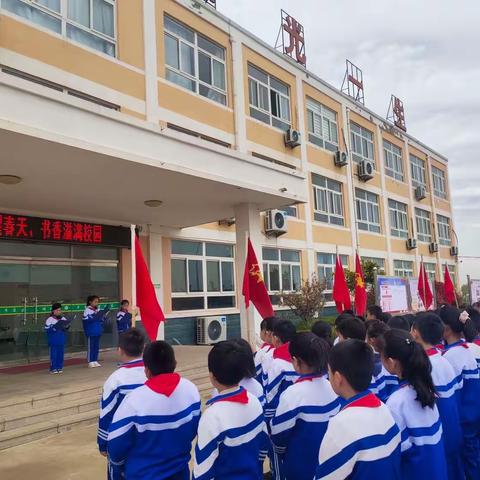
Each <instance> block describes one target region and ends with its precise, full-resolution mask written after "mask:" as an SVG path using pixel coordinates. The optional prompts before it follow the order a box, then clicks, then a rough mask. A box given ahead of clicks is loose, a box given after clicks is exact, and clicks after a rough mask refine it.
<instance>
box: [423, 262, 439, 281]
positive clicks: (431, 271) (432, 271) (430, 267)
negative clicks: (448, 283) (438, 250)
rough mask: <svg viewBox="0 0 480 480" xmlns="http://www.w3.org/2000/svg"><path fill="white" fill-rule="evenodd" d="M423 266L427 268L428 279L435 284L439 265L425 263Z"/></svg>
mask: <svg viewBox="0 0 480 480" xmlns="http://www.w3.org/2000/svg"><path fill="white" fill-rule="evenodd" d="M423 265H424V267H425V273H426V274H427V277H428V279H429V280H431V281H432V282H435V279H436V277H437V264H436V263H432V262H423Z"/></svg>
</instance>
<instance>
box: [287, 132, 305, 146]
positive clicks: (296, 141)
mask: <svg viewBox="0 0 480 480" xmlns="http://www.w3.org/2000/svg"><path fill="white" fill-rule="evenodd" d="M301 143H302V140H301V136H300V132H298V131H297V130H294V129H293V128H289V129H288V130H287V131H286V132H285V145H286V146H287V147H290V148H295V147H298V146H299V145H300V144H301Z"/></svg>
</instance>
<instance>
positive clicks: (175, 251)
mask: <svg viewBox="0 0 480 480" xmlns="http://www.w3.org/2000/svg"><path fill="white" fill-rule="evenodd" d="M171 282H172V285H171V286H172V310H204V309H211V308H232V307H235V274H234V256H233V245H229V244H225V243H205V242H197V241H187V240H172V247H171Z"/></svg>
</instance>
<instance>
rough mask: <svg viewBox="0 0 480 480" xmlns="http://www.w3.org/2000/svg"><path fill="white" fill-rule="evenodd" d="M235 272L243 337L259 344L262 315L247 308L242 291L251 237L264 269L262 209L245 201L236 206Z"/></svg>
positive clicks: (260, 265)
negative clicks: (248, 243) (248, 244)
mask: <svg viewBox="0 0 480 480" xmlns="http://www.w3.org/2000/svg"><path fill="white" fill-rule="evenodd" d="M235 233H236V252H235V272H236V276H237V291H238V292H240V325H241V332H242V338H244V339H245V340H248V341H249V342H250V343H251V344H252V345H255V344H257V341H258V339H257V338H256V336H257V335H259V333H260V322H261V321H262V319H261V317H260V315H259V314H258V312H257V311H256V310H255V307H254V306H253V305H252V304H250V307H249V308H248V309H247V308H245V301H244V298H243V295H241V292H242V286H243V273H244V271H245V262H246V258H247V238H248V237H250V241H251V242H252V245H253V248H254V250H255V253H256V255H257V260H258V263H259V267H260V270H261V271H262V233H261V229H260V211H259V210H258V207H257V206H256V205H254V204H250V203H243V204H241V205H237V206H236V207H235Z"/></svg>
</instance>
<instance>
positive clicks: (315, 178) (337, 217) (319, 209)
mask: <svg viewBox="0 0 480 480" xmlns="http://www.w3.org/2000/svg"><path fill="white" fill-rule="evenodd" d="M312 183H313V196H314V205H315V207H314V208H315V210H314V214H313V215H314V219H315V220H316V221H318V222H325V223H332V224H334V225H344V218H343V198H342V184H341V183H340V182H337V181H335V180H332V179H330V178H326V177H322V176H321V175H317V174H316V173H313V174H312Z"/></svg>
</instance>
